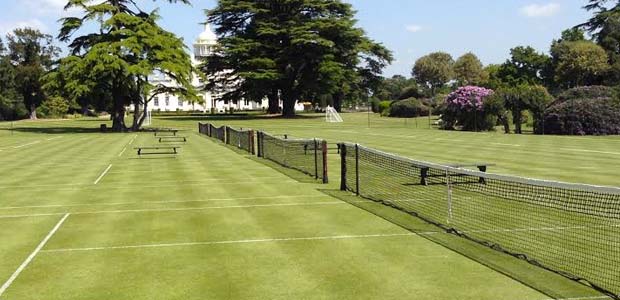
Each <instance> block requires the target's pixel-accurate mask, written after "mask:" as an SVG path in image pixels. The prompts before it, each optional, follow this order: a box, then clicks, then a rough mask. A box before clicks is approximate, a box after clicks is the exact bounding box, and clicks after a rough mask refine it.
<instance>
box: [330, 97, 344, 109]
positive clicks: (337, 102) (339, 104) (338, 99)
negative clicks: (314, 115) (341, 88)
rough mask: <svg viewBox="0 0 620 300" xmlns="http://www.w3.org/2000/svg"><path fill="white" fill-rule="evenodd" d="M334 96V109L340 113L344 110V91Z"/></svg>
mask: <svg viewBox="0 0 620 300" xmlns="http://www.w3.org/2000/svg"><path fill="white" fill-rule="evenodd" d="M332 98H333V100H334V109H335V110H336V111H337V112H339V113H340V112H342V100H343V99H344V93H343V92H337V93H335V94H333V95H332Z"/></svg>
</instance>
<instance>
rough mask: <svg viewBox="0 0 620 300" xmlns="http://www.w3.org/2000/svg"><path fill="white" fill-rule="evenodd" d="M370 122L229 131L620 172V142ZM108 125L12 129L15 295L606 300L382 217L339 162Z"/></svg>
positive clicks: (5, 137)
mask: <svg viewBox="0 0 620 300" xmlns="http://www.w3.org/2000/svg"><path fill="white" fill-rule="evenodd" d="M365 117H366V116H365V115H344V118H345V122H348V123H344V124H326V123H324V121H323V120H322V119H318V118H316V119H315V118H309V119H306V120H269V121H267V120H262V119H258V120H222V121H221V124H229V125H238V126H239V127H244V128H248V127H252V128H257V129H264V130H268V131H275V133H288V134H292V135H295V136H299V137H314V136H316V135H320V136H317V137H319V138H326V139H328V140H329V141H330V142H336V141H342V140H348V141H354V142H361V143H365V144H367V145H368V146H372V147H377V148H380V149H385V150H388V151H392V152H399V153H401V154H405V155H409V156H414V157H416V158H418V159H428V160H434V161H440V162H444V161H450V162H453V161H471V160H476V161H479V160H485V161H488V162H491V163H497V164H498V166H497V167H493V169H491V171H497V172H504V171H506V172H507V173H513V174H514V173H518V174H519V173H522V174H519V175H531V176H535V177H543V178H547V179H562V178H567V177H570V178H571V179H572V180H571V181H585V182H589V183H601V184H605V183H608V182H612V181H613V180H614V179H617V177H616V176H617V175H615V174H612V173H615V172H614V170H617V168H615V169H614V166H616V165H617V164H619V163H618V162H617V159H615V160H614V159H613V158H615V156H614V155H620V153H618V154H616V151H617V150H615V147H613V146H615V145H618V144H619V143H620V140H619V139H617V138H583V139H582V140H579V139H577V138H563V137H533V136H523V137H515V136H503V135H498V134H480V135H475V134H467V133H455V132H441V131H429V130H428V129H421V128H420V129H415V128H410V127H404V126H400V123H397V121H398V120H394V121H392V120H387V121H386V120H382V119H381V120H373V121H375V122H376V124H375V125H376V126H377V128H376V129H370V130H369V129H367V128H365V126H364V125H365V124H364V121H365V119H364V118H365ZM200 120H206V119H200ZM99 123H101V122H100V121H98V120H80V121H62V122H38V123H28V122H25V123H20V124H18V127H17V129H16V130H15V131H13V132H12V134H11V132H10V131H8V130H2V128H1V127H4V128H6V127H8V126H9V125H8V124H7V123H0V166H2V170H1V172H2V173H1V175H0V237H1V238H2V243H0V285H2V286H1V287H0V299H3V300H4V299H536V300H537V299H540V300H543V299H549V298H551V297H554V298H576V299H606V298H604V297H603V296H601V295H600V294H598V293H596V292H594V291H592V290H590V289H587V288H585V287H583V286H581V285H579V284H576V283H573V282H571V281H568V280H565V279H563V278H560V277H558V276H557V275H555V274H551V273H548V272H546V271H542V270H538V269H537V268H534V267H532V266H530V265H527V264H524V263H522V262H521V261H518V260H516V259H514V258H512V257H507V256H505V255H503V254H500V253H495V252H493V251H492V250H489V249H485V248H484V247H480V246H477V245H473V244H469V243H468V242H466V241H461V240H460V239H459V238H456V237H452V236H449V235H445V234H441V233H438V229H437V228H434V227H433V226H429V225H427V224H425V223H423V222H421V221H417V220H414V219H413V218H411V217H409V216H403V215H400V214H398V213H394V214H393V218H394V219H397V218H402V219H404V220H405V221H404V222H408V223H409V224H410V225H411V226H412V227H416V228H417V229H418V231H417V232H416V233H412V231H411V230H406V229H404V228H403V227H401V226H402V225H401V226H398V225H396V224H395V223H398V224H400V223H399V222H394V220H390V219H386V218H380V217H378V216H377V215H375V214H373V213H372V212H373V211H377V210H385V209H387V208H385V207H382V206H378V205H375V204H373V203H369V202H368V201H364V200H362V199H358V198H354V197H349V196H347V195H343V194H342V193H341V192H338V191H336V190H337V187H338V184H339V182H338V181H339V180H338V172H339V170H338V166H337V160H336V159H335V157H336V155H335V153H334V154H333V157H334V159H331V160H330V168H331V169H330V177H331V178H332V183H330V184H329V185H320V184H317V183H314V182H313V183H309V182H307V181H299V180H297V178H296V177H295V176H287V175H285V174H284V173H287V172H286V171H283V170H277V169H276V170H274V168H273V167H272V165H271V164H269V163H265V162H262V161H259V160H257V159H254V158H251V157H248V156H246V155H242V154H240V153H238V152H236V151H233V150H231V149H230V148H228V147H225V146H223V145H222V144H221V143H218V142H214V141H212V140H210V139H207V138H204V137H202V136H199V135H197V134H196V133H195V131H196V126H197V125H196V123H197V120H195V119H194V118H165V119H158V120H155V124H154V125H155V126H167V127H175V128H184V129H185V131H184V132H183V135H186V136H188V142H187V143H183V144H182V145H181V147H182V149H181V150H180V154H179V155H178V156H176V157H174V156H172V155H163V156H152V157H138V156H137V155H136V152H135V150H133V148H134V147H136V146H149V145H157V144H158V141H157V140H156V138H155V137H154V135H153V134H152V133H139V134H100V133H97V132H96V131H97V128H98V124H99ZM420 123H422V121H420ZM338 126H340V127H338ZM408 126H411V124H408ZM419 126H420V127H421V126H422V125H421V124H420V125H419ZM317 128H318V129H319V130H317ZM399 136H400V137H399ZM457 138H458V139H460V140H462V141H461V142H455V141H454V140H455V139H457ZM495 143H497V145H495V146H492V145H494V144H495ZM500 144H506V145H500ZM507 144H512V145H517V144H519V145H521V146H509V145H507ZM550 147H554V148H556V149H558V148H570V149H580V151H581V150H584V151H585V150H587V151H591V152H576V150H575V151H574V152H571V151H573V150H561V151H560V154H554V153H553V152H552V151H550ZM526 149H527V151H526ZM474 150H476V151H474ZM532 151H533V152H532ZM489 153H494V154H495V155H494V156H488V154H489ZM571 153H572V156H571ZM586 153H587V154H586ZM489 157H491V158H489ZM525 158H529V159H526V160H523V161H528V162H531V163H527V164H526V163H523V161H521V163H519V159H525ZM584 158H588V159H587V160H586V161H584ZM585 166H587V167H588V168H590V169H588V171H584V170H585V169H582V168H584V167H585ZM545 174H548V175H550V176H544V175H545ZM577 175H579V176H580V177H577V178H575V177H576V176H577ZM343 200H345V201H343ZM360 208H363V209H360ZM455 249H456V250H455ZM476 256H479V257H476ZM481 261H482V262H483V263H480V262H481ZM506 270H509V271H506ZM506 275H509V276H506ZM532 282H535V283H539V285H538V286H532V284H531V283H532ZM524 283H525V284H524ZM543 292H545V293H543Z"/></svg>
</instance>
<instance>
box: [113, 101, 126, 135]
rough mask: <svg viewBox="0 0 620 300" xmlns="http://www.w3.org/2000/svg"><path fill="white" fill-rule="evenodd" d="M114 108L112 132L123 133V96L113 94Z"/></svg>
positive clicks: (124, 128)
mask: <svg viewBox="0 0 620 300" xmlns="http://www.w3.org/2000/svg"><path fill="white" fill-rule="evenodd" d="M114 94H115V95H113V97H114V107H113V112H112V130H113V131H115V132H123V131H125V130H127V127H126V126H125V101H123V100H124V98H123V95H121V94H119V93H114Z"/></svg>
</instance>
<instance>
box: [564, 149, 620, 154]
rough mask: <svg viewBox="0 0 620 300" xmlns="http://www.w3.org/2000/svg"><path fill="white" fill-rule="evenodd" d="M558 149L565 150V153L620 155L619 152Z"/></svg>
mask: <svg viewBox="0 0 620 300" xmlns="http://www.w3.org/2000/svg"><path fill="white" fill-rule="evenodd" d="M560 149H561V150H566V151H576V152H588V153H600V154H613V155H620V152H608V151H597V150H587V149H577V148H560Z"/></svg>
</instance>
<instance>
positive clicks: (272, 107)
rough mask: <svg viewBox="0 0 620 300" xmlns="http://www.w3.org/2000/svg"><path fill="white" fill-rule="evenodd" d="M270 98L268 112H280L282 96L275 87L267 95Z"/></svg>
mask: <svg viewBox="0 0 620 300" xmlns="http://www.w3.org/2000/svg"><path fill="white" fill-rule="evenodd" d="M267 99H268V100H269V107H268V108H267V113H268V114H277V113H279V112H280V97H278V90H277V89H274V90H273V91H271V93H269V94H268V95H267Z"/></svg>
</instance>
